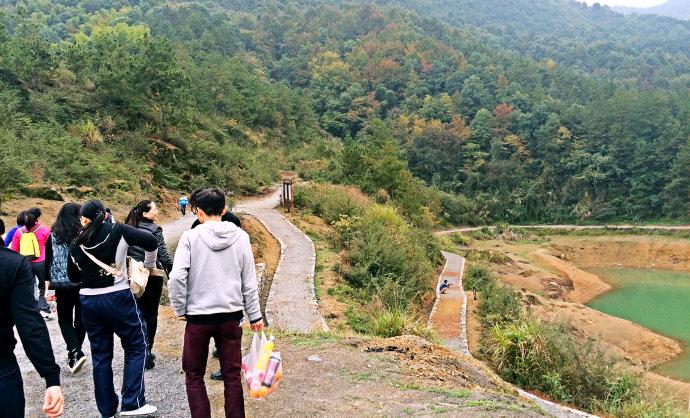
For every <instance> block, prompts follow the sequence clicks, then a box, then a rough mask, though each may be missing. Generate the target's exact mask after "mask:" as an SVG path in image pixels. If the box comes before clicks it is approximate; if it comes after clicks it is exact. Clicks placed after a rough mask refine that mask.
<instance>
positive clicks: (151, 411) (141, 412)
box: [120, 403, 158, 417]
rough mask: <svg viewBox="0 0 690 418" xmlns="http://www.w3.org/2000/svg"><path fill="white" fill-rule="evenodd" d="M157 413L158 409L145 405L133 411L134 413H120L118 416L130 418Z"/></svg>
mask: <svg viewBox="0 0 690 418" xmlns="http://www.w3.org/2000/svg"><path fill="white" fill-rule="evenodd" d="M156 411H158V408H156V407H155V406H153V405H151V404H148V403H147V404H146V405H144V406H142V407H141V408H139V409H135V410H134V411H120V415H121V416H123V417H131V416H137V415H151V414H154V413H156Z"/></svg>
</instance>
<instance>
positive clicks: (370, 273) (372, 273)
mask: <svg viewBox="0 0 690 418" xmlns="http://www.w3.org/2000/svg"><path fill="white" fill-rule="evenodd" d="M354 228H355V230H356V231H355V232H354V233H352V238H351V239H350V240H349V241H346V244H347V246H348V248H349V249H350V251H349V253H348V255H347V260H348V267H347V268H346V269H345V270H344V273H345V278H346V279H347V280H348V282H349V283H350V284H352V285H353V286H355V287H361V288H365V289H369V290H370V292H371V293H372V294H373V293H375V292H377V291H379V289H382V288H385V287H386V286H390V283H391V282H394V283H397V284H398V285H399V291H400V299H402V300H404V301H405V302H406V303H407V302H408V301H412V300H413V299H415V298H417V297H418V296H419V295H420V294H421V293H423V292H425V291H428V290H429V288H430V287H431V286H429V283H430V279H431V277H432V275H433V266H432V264H431V262H430V260H429V258H428V257H427V255H426V251H425V248H424V247H422V246H420V245H419V244H418V243H417V241H416V239H415V238H416V237H417V235H416V233H415V231H414V230H413V229H412V228H411V227H410V226H409V225H407V224H406V223H405V221H404V220H403V219H402V218H401V217H400V216H399V215H398V214H397V213H396V211H395V209H394V208H392V207H390V206H380V205H373V206H371V207H369V208H368V209H367V210H366V211H365V213H364V214H363V215H362V217H361V218H360V219H358V220H357V221H356V225H355V226H354Z"/></svg>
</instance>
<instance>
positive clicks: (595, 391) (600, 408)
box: [467, 266, 680, 417]
mask: <svg viewBox="0 0 690 418" xmlns="http://www.w3.org/2000/svg"><path fill="white" fill-rule="evenodd" d="M467 286H469V287H471V288H475V289H477V290H478V291H479V301H480V302H479V309H478V312H479V316H480V319H481V322H482V335H481V353H482V355H483V356H484V357H485V358H486V359H487V360H488V361H489V362H490V364H492V366H493V367H494V368H495V369H496V371H497V372H498V373H499V374H500V375H501V376H502V377H503V378H504V379H506V380H508V381H510V382H513V383H515V384H517V385H519V386H521V387H523V388H526V389H530V390H536V391H539V392H541V393H545V394H547V395H548V396H549V397H550V398H552V399H556V400H559V401H562V402H567V403H570V404H572V405H575V406H577V407H578V408H581V409H584V410H586V411H591V412H593V413H598V414H603V415H611V416H624V417H633V416H650V417H651V416H660V417H661V416H663V417H675V416H680V415H679V413H678V411H677V410H676V409H675V408H674V406H673V403H672V401H671V400H670V399H666V398H663V397H654V396H648V395H647V394H646V393H648V392H647V390H646V389H645V388H644V387H643V379H642V376H640V375H639V374H636V373H634V372H632V371H630V370H627V369H625V368H623V367H621V366H619V365H618V364H619V363H618V362H617V361H616V360H614V359H613V358H611V357H610V356H608V355H607V354H606V352H605V351H604V349H603V348H601V347H600V346H599V345H598V344H597V343H596V342H594V341H593V340H585V341H583V340H581V339H576V338H575V337H574V336H573V335H572V332H571V329H570V328H569V327H568V326H567V325H565V324H553V323H544V322H541V321H539V320H537V319H535V318H533V317H532V316H531V315H530V314H528V313H526V312H524V311H523V310H522V309H521V307H520V300H519V297H518V295H517V293H516V292H515V291H514V290H512V289H511V288H508V287H507V286H505V285H502V284H500V283H499V282H498V280H496V278H495V277H494V276H493V275H492V273H491V272H490V270H488V268H486V267H483V266H470V267H469V268H468V271H467ZM636 414H637V415H636Z"/></svg>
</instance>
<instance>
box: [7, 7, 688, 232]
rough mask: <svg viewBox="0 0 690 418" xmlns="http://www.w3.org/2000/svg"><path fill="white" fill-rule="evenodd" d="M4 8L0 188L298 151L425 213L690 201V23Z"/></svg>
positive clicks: (594, 209)
mask: <svg viewBox="0 0 690 418" xmlns="http://www.w3.org/2000/svg"><path fill="white" fill-rule="evenodd" d="M2 10H3V12H4V14H3V18H2V23H3V30H2V35H1V36H0V63H1V64H0V67H1V68H2V72H1V74H0V80H1V81H0V95H2V98H3V100H2V101H0V102H1V103H2V106H3V113H4V115H5V117H4V118H3V122H2V124H1V125H0V141H1V144H0V145H1V148H2V150H3V153H2V154H0V167H2V168H1V169H0V170H2V172H0V188H2V190H3V191H6V190H8V189H18V188H20V186H21V185H23V184H26V183H32V182H46V183H51V184H66V185H76V186H80V185H88V186H92V187H96V188H97V192H100V193H105V192H106V191H107V192H108V193H112V192H113V190H121V191H122V192H123V193H124V192H134V193H139V192H144V191H152V190H156V189H157V188H159V187H164V188H172V189H188V188H190V187H194V186H197V185H199V184H217V185H220V186H222V187H225V188H228V189H234V190H238V191H247V192H252V191H255V190H257V189H258V188H260V187H261V186H262V185H266V184H269V183H271V182H272V181H273V180H274V178H275V175H276V173H277V171H278V170H279V169H285V168H295V169H297V170H298V171H299V172H300V174H302V175H303V176H305V177H311V178H314V179H318V180H327V181H330V182H348V183H352V181H353V179H354V180H356V181H357V183H356V184H357V185H358V186H360V187H362V188H363V190H364V191H365V192H367V193H379V192H380V193H386V194H387V195H388V196H389V197H392V198H396V199H397V200H398V201H400V202H404V204H405V205H406V204H407V201H408V200H410V201H411V202H412V203H411V204H412V205H413V206H415V205H416V206H420V205H421V206H423V207H426V208H427V213H428V214H429V216H427V218H428V220H430V221H431V222H436V221H439V220H440V221H441V222H449V223H485V222H493V221H509V222H536V221H543V222H546V221H585V222H586V221H602V220H618V219H625V220H641V221H644V220H658V219H687V218H688V216H689V211H690V193H689V192H688V190H690V176H688V175H687V173H688V172H690V145H689V144H688V140H689V139H688V138H689V137H690V135H689V132H688V130H689V129H690V123H688V122H689V119H690V105H689V103H688V101H687V96H688V92H689V91H690V82H689V81H690V79H689V78H688V75H687V74H688V69H690V61H688V51H687V48H688V45H690V42H688V41H690V26H689V25H690V23H687V22H682V21H678V20H673V19H667V18H659V17H653V16H631V17H624V16H622V15H618V14H616V13H614V12H612V11H611V10H610V9H608V8H601V7H594V8H586V7H585V6H583V5H581V4H578V3H574V2H568V1H561V0H548V1H547V0H544V1H539V2H529V1H526V0H525V1H521V0H520V1H518V0H516V1H512V2H498V1H487V2H469V1H467V2H464V1H459V2H445V1H436V2H408V1H403V0H401V1H380V2H379V3H378V4H374V5H372V4H370V3H368V2H356V1H328V2H317V1H311V0H293V1H230V0H224V1H220V0H199V1H175V2H172V1H161V0H146V1H135V0H91V1H88V2H78V3H77V2H74V1H71V0H59V1H53V2H43V1H37V0H26V1H21V2H16V1H7V2H3V6H2ZM445 11H448V13H445ZM441 17H442V18H443V19H441ZM523 22H526V23H525V24H523ZM372 132H374V133H375V134H372ZM372 138H373V139H375V140H376V141H378V142H376V141H375V142H374V143H372V142H371V140H372ZM376 138H378V139H376ZM391 162H395V164H397V165H394V166H391V165H390V164H389V163H391ZM361 164H364V167H367V168H369V169H371V170H373V172H372V173H373V174H368V176H369V177H368V178H365V177H366V176H363V177H361V178H355V177H357V176H356V175H355V174H358V171H360V170H361V169H362V168H361V167H362V165H361ZM374 172H375V173H374ZM398 175H399V176H400V177H398ZM421 182H423V183H421ZM406 193H408V194H418V195H419V196H412V197H410V198H409V199H408V198H404V197H403V196H404V195H405V194H406ZM421 198H423V199H421ZM420 199H421V200H420ZM412 212H416V210H414V209H409V210H408V213H412ZM419 213H421V212H419ZM417 222H426V220H423V219H421V218H419V217H418V219H417Z"/></svg>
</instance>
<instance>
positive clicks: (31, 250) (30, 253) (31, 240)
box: [19, 226, 42, 261]
mask: <svg viewBox="0 0 690 418" xmlns="http://www.w3.org/2000/svg"><path fill="white" fill-rule="evenodd" d="M41 228H42V227H40V226H39V227H38V228H36V229H35V230H34V231H28V230H27V229H26V227H24V228H22V229H20V230H19V233H21V236H20V237H19V254H21V255H23V256H24V257H26V258H28V259H29V261H34V260H37V259H39V258H41V248H40V247H39V246H38V239H37V238H36V234H35V233H34V232H36V231H38V230H39V229H41Z"/></svg>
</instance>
